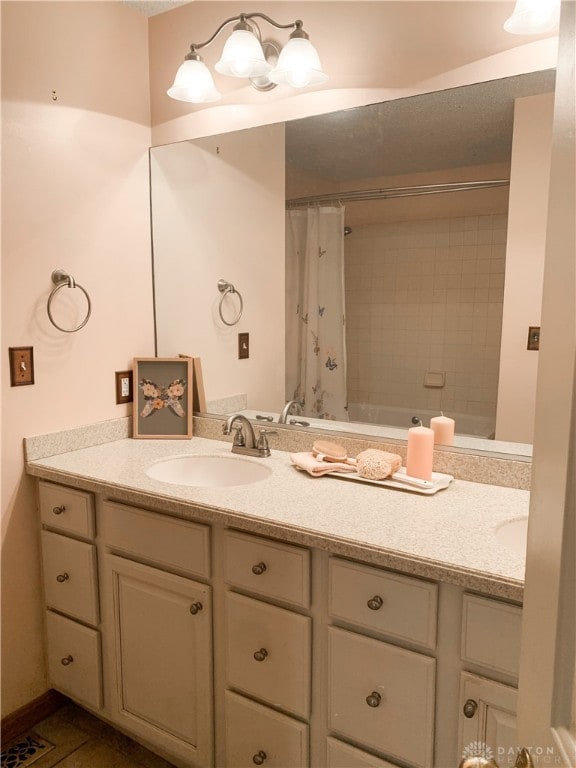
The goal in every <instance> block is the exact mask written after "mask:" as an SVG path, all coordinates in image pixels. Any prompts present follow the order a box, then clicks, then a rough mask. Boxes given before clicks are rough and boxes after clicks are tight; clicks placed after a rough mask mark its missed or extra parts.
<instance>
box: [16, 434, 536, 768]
mask: <svg viewBox="0 0 576 768" xmlns="http://www.w3.org/2000/svg"><path fill="white" fill-rule="evenodd" d="M182 454H195V455H215V456H222V457H229V455H230V445H229V444H226V443H222V442H218V441H214V440H206V439H203V438H197V437H194V438H193V439H192V440H191V441H186V442H185V443H184V442H183V441H157V440H152V441H136V440H116V441H114V442H109V443H106V444H103V445H96V446H92V447H89V448H83V449H80V450H77V451H72V452H70V453H64V454H60V455H54V456H51V457H48V458H40V459H36V460H30V459H29V460H28V464H27V469H28V472H29V473H30V474H32V475H35V476H36V477H38V478H39V481H38V491H39V493H38V498H39V508H40V519H41V537H42V553H43V569H44V590H45V601H46V631H47V647H48V669H49V677H50V684H51V685H52V686H53V687H54V688H57V689H58V690H60V691H62V692H63V693H65V694H67V695H68V696H70V697H71V698H72V699H74V700H75V701H77V702H78V703H79V704H81V705H82V706H84V707H86V708H87V709H89V710H90V711H92V712H94V713H95V714H97V715H99V716H100V717H102V718H104V719H105V720H107V721H109V722H111V723H112V724H114V725H115V726H117V727H118V728H119V729H120V730H122V731H124V732H126V733H128V734H130V735H132V736H133V737H134V738H136V739H137V740H139V741H141V742H142V743H144V744H145V745H147V746H148V747H150V748H151V749H153V750H156V751H157V752H158V753H159V754H162V755H163V756H165V757H166V758H167V759H169V760H171V761H172V762H174V763H175V764H176V765H179V766H194V767H196V766H198V767H199V768H200V767H201V768H208V767H209V766H217V768H220V767H223V766H228V768H240V766H254V765H264V766H276V767H277V768H304V767H305V766H313V767H314V768H321V767H322V766H326V767H327V768H328V767H329V768H361V767H367V766H372V767H376V766H390V765H397V766H401V767H403V768H406V767H413V768H433V767H435V768H446V767H447V766H451V765H457V764H458V762H459V760H460V757H461V755H462V752H463V750H465V749H466V747H467V746H468V745H471V744H472V743H473V742H485V743H487V744H490V745H492V748H493V750H495V751H496V750H499V754H500V760H501V763H500V764H501V765H502V764H505V759H503V756H504V755H507V752H505V751H503V750H507V749H508V748H509V747H510V746H512V745H514V744H515V734H514V730H515V702H516V685H517V679H518V657H519V645H520V620H521V601H522V589H523V569H524V556H523V555H522V554H520V553H515V552H514V550H512V549H508V548H506V547H505V546H504V545H503V544H501V543H500V540H499V538H498V536H497V535H496V533H497V530H498V528H499V527H500V526H502V525H505V524H508V523H510V521H513V520H518V519H522V518H523V517H524V516H525V515H527V513H528V492H527V491H523V490H518V489H512V488H506V487H496V486H491V485H482V484H480V483H471V482H466V481H463V480H455V481H454V482H453V483H452V484H451V486H450V487H449V488H448V489H446V490H444V491H440V492H439V493H437V494H436V495H434V496H422V495H418V494H415V493H412V492H409V491H406V492H403V491H394V490H390V489H385V488H380V487H372V486H367V485H364V484H359V483H354V482H351V481H347V480H340V479H335V478H330V477H323V478H319V479H313V478H310V477H309V476H308V475H306V474H304V473H301V472H299V471H298V470H296V469H295V468H294V467H292V466H291V465H290V461H289V454H288V453H286V452H281V451H273V452H272V456H271V457H270V458H269V459H263V460H258V459H253V460H251V461H254V462H259V461H263V462H269V463H268V464H267V466H269V467H270V469H271V472H270V473H269V476H268V477H266V478H265V479H263V480H260V481H258V482H253V483H248V484H245V485H236V486H228V487H207V488H201V487H186V486H183V485H175V484H168V483H165V482H160V481H157V480H153V479H151V478H150V477H149V476H148V475H147V474H146V469H147V468H149V466H150V465H151V464H152V463H154V462H156V461H158V460H161V459H167V458H169V457H171V456H178V455H182ZM495 756H496V757H497V758H498V754H496V755H495Z"/></svg>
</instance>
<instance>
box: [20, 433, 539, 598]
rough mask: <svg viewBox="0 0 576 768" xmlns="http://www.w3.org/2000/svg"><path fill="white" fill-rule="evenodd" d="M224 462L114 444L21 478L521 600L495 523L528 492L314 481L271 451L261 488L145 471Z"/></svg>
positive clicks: (519, 559) (34, 464)
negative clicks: (187, 481)
mask: <svg viewBox="0 0 576 768" xmlns="http://www.w3.org/2000/svg"><path fill="white" fill-rule="evenodd" d="M187 454H202V455H222V456H228V457H230V455H231V452H230V444H229V443H225V442H221V441H218V440H209V439H205V438H201V437H194V438H192V439H191V440H190V441H182V440H132V439H119V440H118V439H116V440H113V441H112V442H107V443H104V444H102V445H94V446H92V447H88V448H82V449H80V450H75V451H70V452H67V453H61V454H60V455H55V456H51V457H48V458H37V459H34V460H30V458H29V460H28V462H27V471H28V473H29V474H31V475H35V476H37V477H40V478H44V479H46V480H51V481H53V482H60V483H63V484H66V485H68V486H72V487H77V488H82V489H85V490H89V491H93V492H100V493H103V494H105V495H106V496H107V497H108V498H113V499H115V500H117V501H121V502H126V503H132V504H141V505H144V506H146V507H148V508H153V509H155V510H157V511H158V512H161V513H167V514H169V513H172V514H175V515H178V516H180V517H184V518H189V519H193V520H199V521H208V522H215V521H220V522H224V523H225V524H226V525H229V526H233V527H235V528H241V529H244V530H246V531H251V532H253V533H256V534H262V535H268V536H274V537H278V538H282V539H284V540H286V541H290V542H293V543H297V544H304V545H308V546H314V547H319V548H321V549H324V550H328V551H330V552H333V553H335V554H339V555H343V556H348V557H353V558H358V559H361V560H363V561H365V562H370V563H374V564H378V565H382V566H385V567H389V568H394V569H397V570H401V571H404V572H406V573H411V574H415V575H419V576H424V577H428V578H434V579H439V580H443V581H447V582H450V583H452V584H458V585H461V586H464V587H466V588H467V589H472V590H476V591H480V592H483V593H485V594H489V595H493V596H496V597H498V596H499V597H503V598H508V599H512V600H517V601H521V600H522V594H523V583H524V567H525V558H524V556H521V555H519V554H514V553H513V552H511V551H509V550H508V549H506V548H505V547H504V545H503V544H500V543H499V541H498V540H497V538H495V536H494V532H495V530H496V529H497V528H498V526H499V525H501V524H502V523H504V522H506V521H508V520H512V519H516V518H521V517H524V516H526V515H527V514H528V502H529V492H528V491H525V490H518V489H516V488H506V487H502V486H493V485H486V484H481V483H472V482H469V481H466V480H460V479H457V480H454V482H453V483H452V484H451V485H450V486H449V487H448V488H447V489H445V490H442V491H439V492H438V493H437V494H435V495H433V496H424V495H420V494H416V493H411V492H405V491H397V490H393V489H388V488H383V487H378V486H371V485H366V484H363V483H357V482H353V481H350V480H342V479H338V478H334V477H329V476H324V477H322V478H312V477H310V476H309V475H307V474H306V473H303V472H300V471H299V470H297V469H295V467H293V466H292V465H291V462H290V458H289V454H288V453H286V452H283V451H274V450H273V451H272V456H271V457H269V458H266V459H247V458H244V457H243V458H244V460H248V461H253V462H256V463H265V464H266V466H268V467H270V468H271V470H272V472H271V474H270V476H269V477H268V478H266V479H264V480H262V481H259V482H257V483H253V484H249V485H240V486H231V487H224V488H198V487H186V486H182V485H172V484H168V483H164V482H159V481H156V480H152V479H150V478H149V477H148V476H147V475H146V469H147V468H148V467H149V466H150V465H151V464H152V463H153V462H155V461H159V460H161V459H165V458H168V457H171V456H178V455H187Z"/></svg>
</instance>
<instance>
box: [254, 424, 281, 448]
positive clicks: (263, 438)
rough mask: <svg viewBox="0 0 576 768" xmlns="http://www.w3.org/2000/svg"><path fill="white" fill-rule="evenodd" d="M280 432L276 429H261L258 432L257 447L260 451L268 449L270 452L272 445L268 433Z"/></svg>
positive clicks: (275, 433)
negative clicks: (269, 442)
mask: <svg viewBox="0 0 576 768" xmlns="http://www.w3.org/2000/svg"><path fill="white" fill-rule="evenodd" d="M277 434H278V432H277V431H276V430H275V429H261V430H260V431H259V433H258V442H257V443H256V448H257V449H258V450H259V451H268V453H270V446H269V445H268V435H277Z"/></svg>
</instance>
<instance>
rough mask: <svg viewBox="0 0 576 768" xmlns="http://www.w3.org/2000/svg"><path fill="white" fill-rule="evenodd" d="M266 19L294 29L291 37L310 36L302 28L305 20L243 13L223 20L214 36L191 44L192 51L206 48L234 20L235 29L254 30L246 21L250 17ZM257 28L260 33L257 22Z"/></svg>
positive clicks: (193, 52) (279, 25) (278, 25)
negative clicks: (286, 21) (281, 21)
mask: <svg viewBox="0 0 576 768" xmlns="http://www.w3.org/2000/svg"><path fill="white" fill-rule="evenodd" d="M256 18H257V19H264V21H267V22H268V24H271V25H272V26H273V27H276V29H294V32H292V35H290V37H292V36H294V37H304V38H306V39H307V38H308V35H307V34H306V32H304V30H303V29H302V24H303V22H302V21H301V20H300V19H296V21H293V22H291V23H290V24H279V23H278V22H277V21H274V19H271V18H270V16H266V14H265V13H241V14H239V15H238V16H231V17H230V18H229V19H226V21H223V22H222V24H220V26H219V27H218V29H217V30H216V32H214V34H213V35H212V37H209V38H208V40H205V41H204V42H203V43H192V44H191V45H190V53H192V54H195V53H196V51H198V50H200V49H201V48H205V47H206V46H207V45H210V43H211V42H213V41H214V40H215V39H216V38H217V37H218V35H219V34H220V32H222V30H223V29H224V28H225V27H227V26H228V24H232V23H233V22H235V21H237V22H238V24H237V25H236V27H235V29H247V30H249V31H251V32H253V31H254V30H253V29H252V27H251V26H250V25H249V24H247V23H246V22H247V21H249V20H250V19H256ZM255 26H256V29H257V30H258V33H259V32H260V30H259V29H258V25H257V24H255Z"/></svg>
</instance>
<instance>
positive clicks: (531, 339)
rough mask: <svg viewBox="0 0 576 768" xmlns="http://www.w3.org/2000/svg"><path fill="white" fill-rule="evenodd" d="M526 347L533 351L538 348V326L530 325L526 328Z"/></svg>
mask: <svg viewBox="0 0 576 768" xmlns="http://www.w3.org/2000/svg"><path fill="white" fill-rule="evenodd" d="M526 349H528V350H531V351H534V350H536V351H537V350H539V349H540V326H539V325H531V326H530V327H529V328H528V344H527V345H526Z"/></svg>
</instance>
